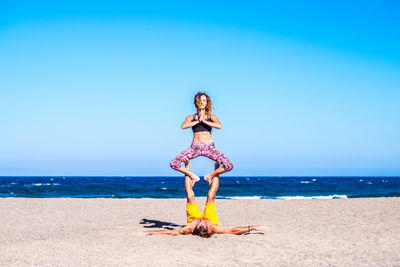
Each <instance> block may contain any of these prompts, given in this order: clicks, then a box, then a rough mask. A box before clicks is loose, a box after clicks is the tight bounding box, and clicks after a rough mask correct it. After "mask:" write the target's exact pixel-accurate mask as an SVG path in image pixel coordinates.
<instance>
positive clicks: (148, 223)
mask: <svg viewBox="0 0 400 267" xmlns="http://www.w3.org/2000/svg"><path fill="white" fill-rule="evenodd" d="M139 224H144V226H143V227H144V228H163V229H165V230H173V229H175V228H177V227H184V226H185V225H180V224H176V223H172V222H163V221H158V220H149V219H142V220H141V221H140V223H139Z"/></svg>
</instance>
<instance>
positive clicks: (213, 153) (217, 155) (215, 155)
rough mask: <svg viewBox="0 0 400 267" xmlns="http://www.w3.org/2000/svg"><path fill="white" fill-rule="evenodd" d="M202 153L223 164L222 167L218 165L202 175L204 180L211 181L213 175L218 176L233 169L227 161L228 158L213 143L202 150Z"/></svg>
mask: <svg viewBox="0 0 400 267" xmlns="http://www.w3.org/2000/svg"><path fill="white" fill-rule="evenodd" d="M203 155H204V156H206V157H207V158H209V159H212V160H214V161H219V162H221V163H222V164H223V167H219V168H217V169H215V170H214V171H213V172H211V173H210V174H207V175H206V176H204V180H206V181H208V182H209V183H211V179H212V178H213V177H215V176H219V175H220V174H222V173H225V172H229V171H231V170H232V169H233V165H232V163H231V162H230V161H229V159H228V158H227V157H226V156H225V155H224V154H223V153H222V152H221V151H219V150H218V149H216V148H215V146H214V144H212V145H210V146H209V147H208V149H206V150H205V151H204V152H203Z"/></svg>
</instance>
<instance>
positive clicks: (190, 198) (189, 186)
mask: <svg viewBox="0 0 400 267" xmlns="http://www.w3.org/2000/svg"><path fill="white" fill-rule="evenodd" d="M184 163H185V167H186V168H187V169H190V161H189V160H187V159H186V160H185V161H184ZM194 183H195V182H193V180H192V179H191V178H190V177H189V176H187V175H185V191H186V198H187V203H189V204H194V203H196V199H195V196H194V191H193V185H194Z"/></svg>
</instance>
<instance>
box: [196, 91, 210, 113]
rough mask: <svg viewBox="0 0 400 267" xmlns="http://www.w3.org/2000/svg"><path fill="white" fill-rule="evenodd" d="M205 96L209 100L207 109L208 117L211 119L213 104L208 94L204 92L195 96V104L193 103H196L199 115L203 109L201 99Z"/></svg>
mask: <svg viewBox="0 0 400 267" xmlns="http://www.w3.org/2000/svg"><path fill="white" fill-rule="evenodd" d="M203 95H204V96H205V97H206V98H207V105H206V108H205V112H206V115H207V116H209V117H211V111H212V102H211V99H210V97H209V96H208V95H207V94H206V93H204V92H198V93H197V94H196V95H195V96H194V102H193V103H194V106H195V107H196V109H197V113H198V112H199V110H200V108H201V100H200V98H201V96H203Z"/></svg>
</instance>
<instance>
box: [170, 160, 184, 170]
mask: <svg viewBox="0 0 400 267" xmlns="http://www.w3.org/2000/svg"><path fill="white" fill-rule="evenodd" d="M169 166H170V167H171V168H172V169H174V170H178V169H179V168H180V167H181V162H180V160H177V159H176V158H175V159H173V160H171V162H170V163H169Z"/></svg>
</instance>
